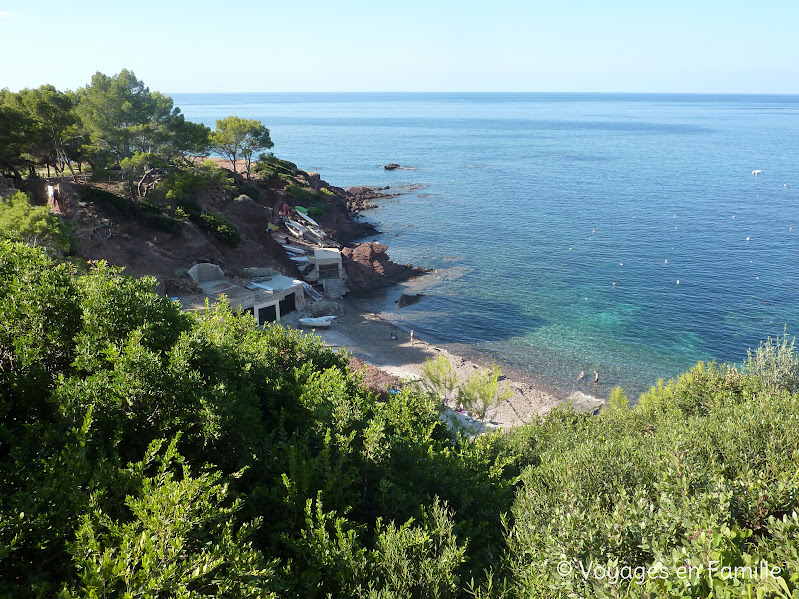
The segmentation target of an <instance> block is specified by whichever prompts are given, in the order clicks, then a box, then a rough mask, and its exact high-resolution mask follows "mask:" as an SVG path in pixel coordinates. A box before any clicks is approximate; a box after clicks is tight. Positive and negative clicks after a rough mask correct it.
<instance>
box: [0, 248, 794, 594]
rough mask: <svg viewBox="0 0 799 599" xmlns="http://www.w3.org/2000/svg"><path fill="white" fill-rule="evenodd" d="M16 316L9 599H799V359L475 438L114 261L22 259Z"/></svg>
mask: <svg viewBox="0 0 799 599" xmlns="http://www.w3.org/2000/svg"><path fill="white" fill-rule="evenodd" d="M0 310H2V314H3V320H2V321H0V597H6V596H7V597H44V596H56V595H60V596H62V597H84V596H88V597H116V596H120V597H122V596H131V597H133V596H141V597H201V596H202V597H206V596H217V597H327V596H332V597H374V598H378V597H380V598H388V597H403V598H412V597H468V596H477V597H519V598H522V597H567V596H574V597H585V596H599V597H611V596H614V597H615V596H629V597H647V596H648V597H662V596H679V597H704V596H719V597H722V596H730V597H737V596H741V597H745V596H753V597H754V596H775V597H793V596H797V595H799V592H797V591H796V588H797V576H799V535H798V534H797V527H799V518H798V517H797V515H796V512H797V501H799V499H797V487H799V422H798V419H797V416H798V415H799V410H798V409H797V408H798V407H799V406H797V396H796V395H795V387H794V386H793V381H795V380H797V379H796V374H797V372H795V370H794V369H795V368H796V366H795V360H793V347H792V346H788V345H783V346H779V345H778V346H774V345H773V344H769V345H767V346H765V347H764V348H761V349H760V350H758V352H756V353H755V354H754V355H753V356H752V358H751V359H750V361H749V367H748V368H746V369H743V370H735V369H732V368H729V367H726V366H717V365H709V366H705V365H699V366H697V367H696V368H694V369H693V370H691V371H690V372H688V373H686V374H685V375H683V376H682V377H680V378H679V379H677V380H675V381H670V382H669V383H668V384H660V385H659V386H657V387H655V388H653V389H652V390H651V391H650V392H649V393H647V394H645V395H644V396H643V397H642V398H641V401H640V402H639V404H638V405H637V406H636V407H635V409H627V408H626V407H625V406H624V398H623V395H621V394H619V393H616V394H614V398H615V401H614V407H613V408H612V409H609V410H607V411H605V412H603V414H602V415H600V416H599V417H590V416H585V415H581V414H576V413H574V412H571V411H568V410H559V411H555V412H553V413H552V414H550V415H549V416H548V417H547V418H546V419H544V420H543V421H541V422H537V423H534V424H531V425H529V426H526V427H522V428H519V429H516V430H513V431H511V432H504V433H495V434H490V435H484V436H481V437H479V438H477V439H474V440H469V439H466V438H463V437H458V436H456V435H454V434H453V433H451V432H449V431H448V430H447V429H446V428H445V427H444V426H443V424H442V423H441V422H440V421H439V419H438V406H437V405H436V403H435V401H434V400H433V399H432V398H431V397H430V396H426V395H424V394H420V393H414V392H410V391H404V392H402V393H399V394H393V395H391V396H390V399H389V400H388V401H387V402H381V401H378V400H377V399H376V398H375V397H373V396H372V395H370V394H368V393H367V392H365V391H364V390H363V389H362V388H361V387H360V386H359V384H358V379H357V377H354V376H353V375H352V374H351V373H350V372H349V371H348V369H347V367H346V366H347V358H346V356H344V355H342V354H339V353H334V352H332V351H330V350H329V349H327V348H325V347H324V346H322V345H321V344H320V343H319V342H318V340H316V339H313V338H310V337H306V336H302V335H300V334H298V333H295V332H288V331H285V330H283V329H281V328H279V327H270V328H267V329H264V330H262V329H260V328H258V327H257V326H256V325H255V322H254V321H253V320H252V319H251V318H250V317H248V316H238V315H235V314H233V313H231V311H230V309H229V308H228V307H226V306H220V307H217V308H213V309H211V310H210V311H209V312H208V313H206V314H204V315H190V314H184V313H181V312H180V311H179V310H178V309H177V307H176V306H175V305H174V304H172V303H170V302H169V301H168V300H167V299H166V298H163V297H159V296H157V295H155V294H154V293H153V292H152V281H149V280H146V279H145V280H138V281H137V280H133V279H129V278H127V277H124V276H121V275H120V273H119V272H118V271H117V270H115V269H113V268H110V267H107V266H105V265H103V264H100V265H99V266H98V267H97V268H95V269H94V270H93V271H91V272H90V273H89V274H86V275H83V276H80V277H78V276H76V275H75V274H74V273H73V272H71V271H70V270H69V267H68V266H65V265H58V266H57V265H53V264H52V263H51V262H50V261H49V260H48V259H47V258H46V257H45V256H44V254H43V253H42V252H41V251H39V250H36V249H32V248H29V247H27V246H24V245H22V244H18V243H12V242H2V244H0ZM503 525H504V526H503ZM761 560H762V562H761ZM762 563H766V564H767V567H768V568H770V570H769V572H774V574H773V575H772V574H769V575H768V576H765V577H758V578H753V577H752V576H751V574H752V573H753V570H752V568H756V570H755V571H756V572H757V573H758V574H760V573H761V572H762V568H761V564H762ZM746 566H751V567H750V569H749V570H748V571H747V570H744V569H743V568H745V567H746ZM681 567H682V568H686V575H685V576H682V577H681V576H680V568H681ZM736 567H738V568H741V570H739V571H736V570H734V568H736ZM724 568H730V570H729V572H731V573H736V572H738V573H739V575H738V576H737V577H732V576H727V575H726V574H727V570H724ZM775 568H778V569H779V572H776V571H775V570H774V569H775ZM708 570H710V572H709V571H708ZM642 572H643V574H641V573H642ZM747 572H748V574H749V576H747Z"/></svg>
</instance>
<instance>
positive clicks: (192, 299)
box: [178, 263, 305, 325]
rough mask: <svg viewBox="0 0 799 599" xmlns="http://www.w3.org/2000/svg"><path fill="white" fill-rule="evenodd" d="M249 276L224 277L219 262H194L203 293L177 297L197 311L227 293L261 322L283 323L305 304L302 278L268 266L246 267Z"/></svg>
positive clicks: (186, 307)
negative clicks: (290, 313)
mask: <svg viewBox="0 0 799 599" xmlns="http://www.w3.org/2000/svg"><path fill="white" fill-rule="evenodd" d="M246 271H248V272H247V276H246V277H238V278H236V279H235V280H231V279H228V278H225V276H224V273H223V272H222V269H221V268H219V266H217V265H216V264H207V263H203V264H195V265H194V266H192V267H191V268H190V269H189V273H188V274H189V276H190V277H191V278H193V279H194V280H195V281H196V282H197V284H198V285H199V287H200V288H201V289H202V294H199V295H198V294H194V295H191V296H185V297H178V300H179V301H180V303H181V304H182V305H183V309H184V310H189V311H198V310H204V309H205V302H206V300H208V301H209V303H214V302H217V301H219V299H220V298H221V297H222V296H223V295H224V296H225V297H226V298H227V301H228V302H229V303H230V306H231V307H232V308H233V309H234V310H242V311H244V312H249V313H250V314H252V315H253V316H255V318H256V320H257V321H258V324H259V325H264V324H268V323H270V322H280V319H281V317H282V316H283V315H285V314H288V313H289V312H293V311H295V310H300V309H302V308H304V307H305V295H304V293H303V285H302V281H298V280H296V279H292V278H290V277H286V276H283V275H281V274H278V273H277V272H276V271H274V270H272V269H268V268H251V269H246Z"/></svg>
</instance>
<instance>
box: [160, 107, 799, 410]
mask: <svg viewBox="0 0 799 599" xmlns="http://www.w3.org/2000/svg"><path fill="white" fill-rule="evenodd" d="M173 98H174V99H175V102H176V104H177V105H178V106H180V107H181V108H182V109H183V112H184V113H185V114H186V115H187V117H188V118H189V119H191V120H195V121H201V122H205V123H206V124H208V125H210V126H212V125H213V123H214V121H215V119H217V118H221V117H224V116H227V115H229V114H237V115H239V116H242V117H247V118H258V119H260V120H261V121H263V122H264V124H266V125H267V126H268V127H269V128H270V129H271V132H272V139H273V141H274V142H275V148H274V151H275V153H276V154H277V155H278V156H280V157H283V158H287V159H289V160H292V161H294V162H296V163H297V164H298V165H300V166H301V167H302V168H305V169H308V170H315V171H318V172H319V173H320V174H321V175H322V178H324V179H326V180H327V181H329V182H330V183H331V184H334V185H338V186H341V187H345V188H346V187H349V186H352V185H361V184H366V185H374V186H385V185H389V186H391V187H397V186H407V185H414V184H415V185H421V186H424V187H423V188H422V189H418V190H415V191H412V192H409V193H407V194H405V195H403V196H401V197H399V198H397V199H395V200H390V201H385V202H382V203H381V205H380V207H379V208H378V209H377V210H374V211H371V212H369V213H368V214H367V215H366V218H367V219H368V220H370V221H372V222H374V223H375V224H376V225H377V226H378V228H379V229H380V230H381V231H384V232H385V233H384V234H383V235H381V236H379V237H378V239H379V240H380V241H382V242H384V243H386V244H387V245H388V246H389V254H390V255H391V257H392V259H394V260H396V261H400V262H412V263H414V264H418V265H421V266H427V267H433V268H437V269H444V271H443V276H442V277H441V278H434V279H431V280H430V282H429V284H425V288H424V293H425V297H424V299H423V300H422V301H421V302H419V303H418V304H416V305H414V306H411V307H408V308H404V309H403V310H402V312H401V313H398V314H395V315H394V316H396V317H397V318H400V319H402V320H403V321H404V322H405V323H406V324H407V325H408V326H410V327H412V328H414V329H415V330H416V331H417V332H418V333H419V334H420V335H422V336H424V337H425V338H429V339H431V340H434V341H437V342H454V343H463V344H466V345H469V346H471V347H473V348H475V350H477V351H480V352H482V353H485V354H488V355H489V356H490V357H492V358H495V359H498V360H501V361H503V362H505V363H507V364H510V365H512V366H514V367H517V368H520V369H522V370H524V371H525V372H527V373H529V374H530V375H532V376H534V377H537V378H539V379H541V380H542V381H543V382H545V383H547V384H550V385H553V386H555V387H558V388H562V389H570V388H572V387H573V386H574V385H573V383H574V379H575V378H576V376H577V373H579V372H580V371H581V370H584V371H586V372H587V373H589V372H590V371H591V370H593V369H594V368H596V369H597V370H599V372H600V373H601V375H602V378H601V382H602V384H601V385H600V389H599V390H600V393H607V391H608V390H609V388H610V387H611V386H613V385H617V384H618V385H621V386H622V387H624V388H625V390H627V391H628V392H629V393H631V394H633V395H634V394H637V393H639V392H641V391H643V390H645V389H646V388H648V387H649V386H650V385H651V384H654V383H655V381H656V380H657V379H658V378H660V377H664V378H669V377H672V376H675V375H677V374H679V373H680V372H683V371H684V370H686V369H687V368H689V367H690V366H692V365H693V364H694V363H695V362H696V361H697V360H712V359H716V360H719V361H732V362H740V361H741V360H743V359H745V357H746V350H747V348H748V347H752V346H756V345H757V343H758V342H759V341H760V340H762V339H765V338H766V337H767V336H769V335H770V336H774V335H777V334H781V333H782V331H783V328H784V327H785V326H787V328H788V333H789V334H795V333H796V331H797V324H799V293H797V290H799V259H798V258H799V176H797V164H799V97H796V96H706V95H703V96H691V95H614V94H602V95H595V94H175V95H174V96H173ZM388 162H397V163H400V164H403V165H408V166H411V167H413V169H414V170H398V171H384V170H383V169H381V168H380V166H381V165H382V164H386V163H388ZM755 169H761V170H762V172H761V174H760V175H759V176H754V175H752V171H753V170H755ZM791 228H793V229H794V230H793V231H791V230H790V229H791ZM747 238H748V240H747ZM677 281H679V284H678V283H677ZM614 283H615V285H614ZM381 302H382V303H381ZM387 305H391V303H390V301H387V300H385V299H381V298H377V299H375V300H374V306H375V308H376V309H386V306H387Z"/></svg>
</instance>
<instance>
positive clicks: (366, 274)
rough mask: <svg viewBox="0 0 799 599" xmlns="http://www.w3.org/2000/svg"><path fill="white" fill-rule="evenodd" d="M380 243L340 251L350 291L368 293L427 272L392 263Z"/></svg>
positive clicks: (384, 247) (408, 265) (414, 267)
mask: <svg viewBox="0 0 799 599" xmlns="http://www.w3.org/2000/svg"><path fill="white" fill-rule="evenodd" d="M387 249H388V247H387V246H385V245H383V244H382V243H377V242H369V243H362V244H360V245H358V246H357V247H355V248H343V249H342V250H341V262H342V264H343V266H344V269H345V270H346V272H347V287H348V288H349V289H350V290H351V291H355V292H358V291H369V290H371V289H380V288H382V287H388V286H389V285H392V284H393V283H397V282H399V281H405V280H406V279H409V278H411V277H413V276H416V275H420V274H422V273H425V272H428V271H426V270H425V269H423V268H418V267H416V266H413V265H411V264H397V263H396V262H392V261H391V260H390V259H389V257H388V254H386V250H387Z"/></svg>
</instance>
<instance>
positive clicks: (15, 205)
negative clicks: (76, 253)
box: [0, 191, 72, 255]
mask: <svg viewBox="0 0 799 599" xmlns="http://www.w3.org/2000/svg"><path fill="white" fill-rule="evenodd" d="M70 232H71V226H70V223H68V222H65V221H62V220H60V219H59V218H58V217H57V216H55V215H53V214H51V213H50V210H49V208H48V207H47V206H33V205H31V200H30V197H29V196H28V195H27V194H26V193H23V192H21V191H17V192H16V193H14V194H13V195H10V196H8V197H7V198H5V199H0V238H6V239H16V240H21V241H24V242H26V243H28V244H30V245H35V246H41V247H43V248H45V250H46V251H47V252H48V253H50V254H51V255H60V254H64V253H67V252H69V251H70V250H71V247H72V246H71V240H70Z"/></svg>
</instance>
